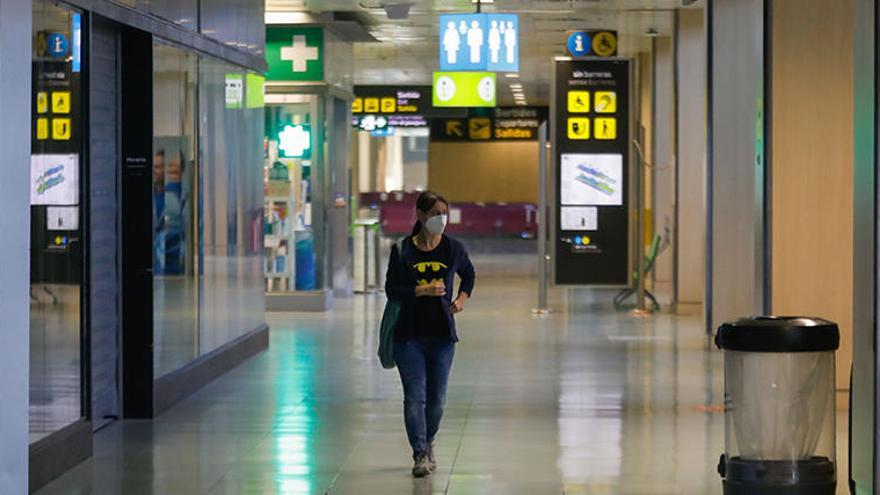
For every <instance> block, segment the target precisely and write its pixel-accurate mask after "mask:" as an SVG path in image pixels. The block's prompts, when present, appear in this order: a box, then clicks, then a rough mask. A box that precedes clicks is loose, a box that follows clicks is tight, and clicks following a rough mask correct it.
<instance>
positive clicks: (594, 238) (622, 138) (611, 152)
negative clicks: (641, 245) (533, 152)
mask: <svg viewBox="0 0 880 495" xmlns="http://www.w3.org/2000/svg"><path fill="white" fill-rule="evenodd" d="M555 71H556V74H555V80H556V82H555V87H554V95H553V98H554V102H555V107H554V108H555V112H556V113H555V115H554V127H553V140H554V145H553V150H554V167H555V174H554V176H555V178H556V184H555V186H554V189H555V191H554V195H555V199H556V201H555V206H554V209H553V215H554V218H555V222H554V224H555V226H556V230H555V235H554V248H553V249H554V252H555V256H554V263H555V265H554V273H555V281H556V283H557V284H560V285H597V286H627V285H629V284H630V274H631V273H632V262H631V260H632V256H631V251H632V250H631V242H630V237H631V228H630V226H631V224H630V214H629V212H630V198H631V197H632V193H631V189H632V186H631V182H632V181H631V180H630V103H629V100H630V81H631V73H630V71H631V69H630V62H629V61H626V60H619V59H608V60H602V59H591V60H559V61H557V62H556V69H555Z"/></svg>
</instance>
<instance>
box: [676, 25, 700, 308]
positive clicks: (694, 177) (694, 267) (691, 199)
mask: <svg viewBox="0 0 880 495" xmlns="http://www.w3.org/2000/svg"><path fill="white" fill-rule="evenodd" d="M704 16H705V12H704V11H703V10H702V9H699V10H697V9H694V10H681V11H679V24H678V132H677V134H678V137H677V139H678V160H677V162H678V163H677V167H678V173H677V176H678V204H677V205H676V207H677V214H676V217H677V220H678V235H677V238H676V241H677V245H676V247H677V249H676V255H677V257H678V260H677V263H676V269H677V270H678V284H677V287H676V290H677V291H678V294H677V297H676V300H677V303H678V304H677V308H676V310H677V311H678V313H679V314H700V312H701V309H702V305H703V293H704V292H705V287H706V248H705V245H706V215H705V213H704V212H705V211H706V198H705V195H706V24H705V19H704Z"/></svg>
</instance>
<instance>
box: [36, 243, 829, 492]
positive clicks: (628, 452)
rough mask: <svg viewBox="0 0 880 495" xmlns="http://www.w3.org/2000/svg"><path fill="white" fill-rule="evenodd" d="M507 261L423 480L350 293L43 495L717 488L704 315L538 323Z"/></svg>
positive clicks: (100, 440) (370, 301)
mask: <svg viewBox="0 0 880 495" xmlns="http://www.w3.org/2000/svg"><path fill="white" fill-rule="evenodd" d="M509 260H510V263H509V264H507V265H505V264H504V263H498V260H497V259H496V260H495V261H494V262H493V263H489V262H488V261H487V262H485V263H481V262H480V261H478V262H477V266H478V268H479V267H481V266H482V267H483V268H484V269H483V270H481V275H480V278H479V281H478V287H477V292H476V294H475V296H476V297H475V299H474V300H473V301H472V302H471V304H470V305H469V306H468V308H467V310H466V312H465V313H463V314H462V315H461V316H460V318H459V325H460V333H461V336H462V342H461V343H460V345H459V347H458V351H457V355H456V361H455V366H454V369H453V374H452V380H451V384H450V390H449V397H448V404H447V414H446V417H445V420H444V423H443V426H442V431H441V434H440V436H439V439H438V442H439V446H438V460H439V463H440V468H439V471H438V472H437V473H436V474H435V475H434V476H433V477H431V478H429V479H426V480H413V479H412V478H411V477H410V475H409V468H410V458H409V452H408V447H407V444H406V439H405V434H404V430H403V421H402V416H401V414H402V411H401V409H402V406H401V390H400V385H399V382H398V378H397V375H396V372H394V371H385V370H382V369H381V368H380V367H379V365H378V362H377V359H376V357H375V347H376V326H377V321H378V319H379V316H380V310H381V296H358V297H355V298H353V299H351V300H348V301H342V302H338V304H337V307H336V309H335V310H334V311H333V312H332V313H331V314H329V315H304V314H285V315H276V316H271V317H270V324H271V326H272V342H271V348H270V350H269V351H268V352H266V353H264V354H262V355H260V356H258V357H256V358H255V359H252V360H251V361H249V362H247V363H246V364H244V365H243V366H241V367H239V368H238V369H236V370H234V371H233V372H231V373H229V374H228V375H226V376H225V377H223V378H221V379H219V380H217V381H216V382H214V383H212V384H211V385H209V386H208V387H206V388H204V389H203V390H201V391H200V392H199V393H197V394H196V395H195V396H193V397H191V398H190V399H188V400H186V401H184V402H183V403H181V404H179V405H178V406H176V407H175V408H173V409H172V410H170V411H168V412H167V413H166V414H164V415H163V416H162V417H161V418H159V419H158V420H156V421H153V422H138V421H127V422H123V423H117V424H115V425H113V426H111V427H109V428H107V429H106V430H104V431H102V432H100V433H99V434H98V435H97V436H96V439H95V440H96V452H95V457H94V458H93V459H92V460H90V461H88V462H86V463H84V464H83V465H81V466H79V467H78V468H76V469H75V470H73V471H71V472H70V473H68V474H67V475H65V476H64V477H62V478H61V479H59V480H57V481H56V482H54V483H52V484H51V485H49V486H48V487H47V488H46V489H44V490H43V491H41V492H40V493H41V494H83V493H95V494H115V493H124V494H126V495H137V494H163V495H173V494H203V493H209V494H238V493H248V494H250V493H253V494H263V493H267V494H272V493H279V494H300V493H307V494H322V493H331V494H356V495H361V494H365V495H366V494H383V495H394V494H433V493H447V494H529V495H544V494H561V493H567V494H609V495H612V494H614V495H617V494H670V495H671V494H683V495H695V494H696V495H699V494H718V493H721V490H720V480H719V478H718V475H717V474H716V472H715V466H716V464H717V461H718V456H719V454H720V453H721V451H722V448H723V421H722V415H721V414H719V413H718V412H717V411H718V406H720V404H721V387H722V384H721V373H720V370H721V356H720V354H719V353H718V352H717V351H713V350H711V349H708V347H707V342H706V339H705V336H704V333H703V330H702V328H701V327H700V325H699V321H698V320H696V319H685V318H676V317H672V316H669V315H659V316H654V317H651V318H645V319H637V318H633V317H631V316H629V315H626V314H618V313H615V312H613V311H611V310H609V309H608V308H607V307H605V306H604V305H603V304H595V303H591V302H590V301H604V300H608V299H609V298H610V295H611V294H601V295H596V294H587V293H583V292H567V291H559V292H554V293H553V300H554V302H555V303H556V306H557V307H558V308H559V309H560V311H558V312H556V313H555V314H553V315H552V316H550V317H548V318H545V319H534V318H532V317H531V316H530V309H531V308H532V306H533V304H534V302H533V301H534V287H533V285H534V282H532V281H530V280H529V279H528V278H527V277H524V276H522V275H520V274H518V273H521V272H518V269H519V267H520V266H521V265H519V264H518V263H519V262H523V261H525V258H523V259H517V258H515V257H510V258H509ZM525 268H526V270H531V268H529V267H525ZM841 431H842V432H845V431H846V430H845V425H843V426H841ZM841 440H844V439H841ZM844 452H845V451H844ZM841 460H843V459H841ZM842 467H843V466H842ZM843 468H844V469H845V467H843ZM842 472H845V470H842ZM841 485H844V483H843V482H841ZM840 493H844V491H843V490H842V487H841V490H840Z"/></svg>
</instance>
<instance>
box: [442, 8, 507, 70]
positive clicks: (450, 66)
mask: <svg viewBox="0 0 880 495" xmlns="http://www.w3.org/2000/svg"><path fill="white" fill-rule="evenodd" d="M440 70H441V71H444V72H447V71H493V72H519V16H517V15H516V14H448V15H442V16H440Z"/></svg>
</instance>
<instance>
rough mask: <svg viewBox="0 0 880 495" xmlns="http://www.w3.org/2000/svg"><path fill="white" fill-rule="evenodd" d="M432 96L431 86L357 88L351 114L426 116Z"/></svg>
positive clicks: (355, 88)
mask: <svg viewBox="0 0 880 495" xmlns="http://www.w3.org/2000/svg"><path fill="white" fill-rule="evenodd" d="M430 96H431V87H430V86H355V87H354V101H353V102H352V104H351V113H352V114H355V115H358V114H363V113H368V114H383V115H392V114H398V115H425V114H427V113H429V112H430V110H431V101H430Z"/></svg>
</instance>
